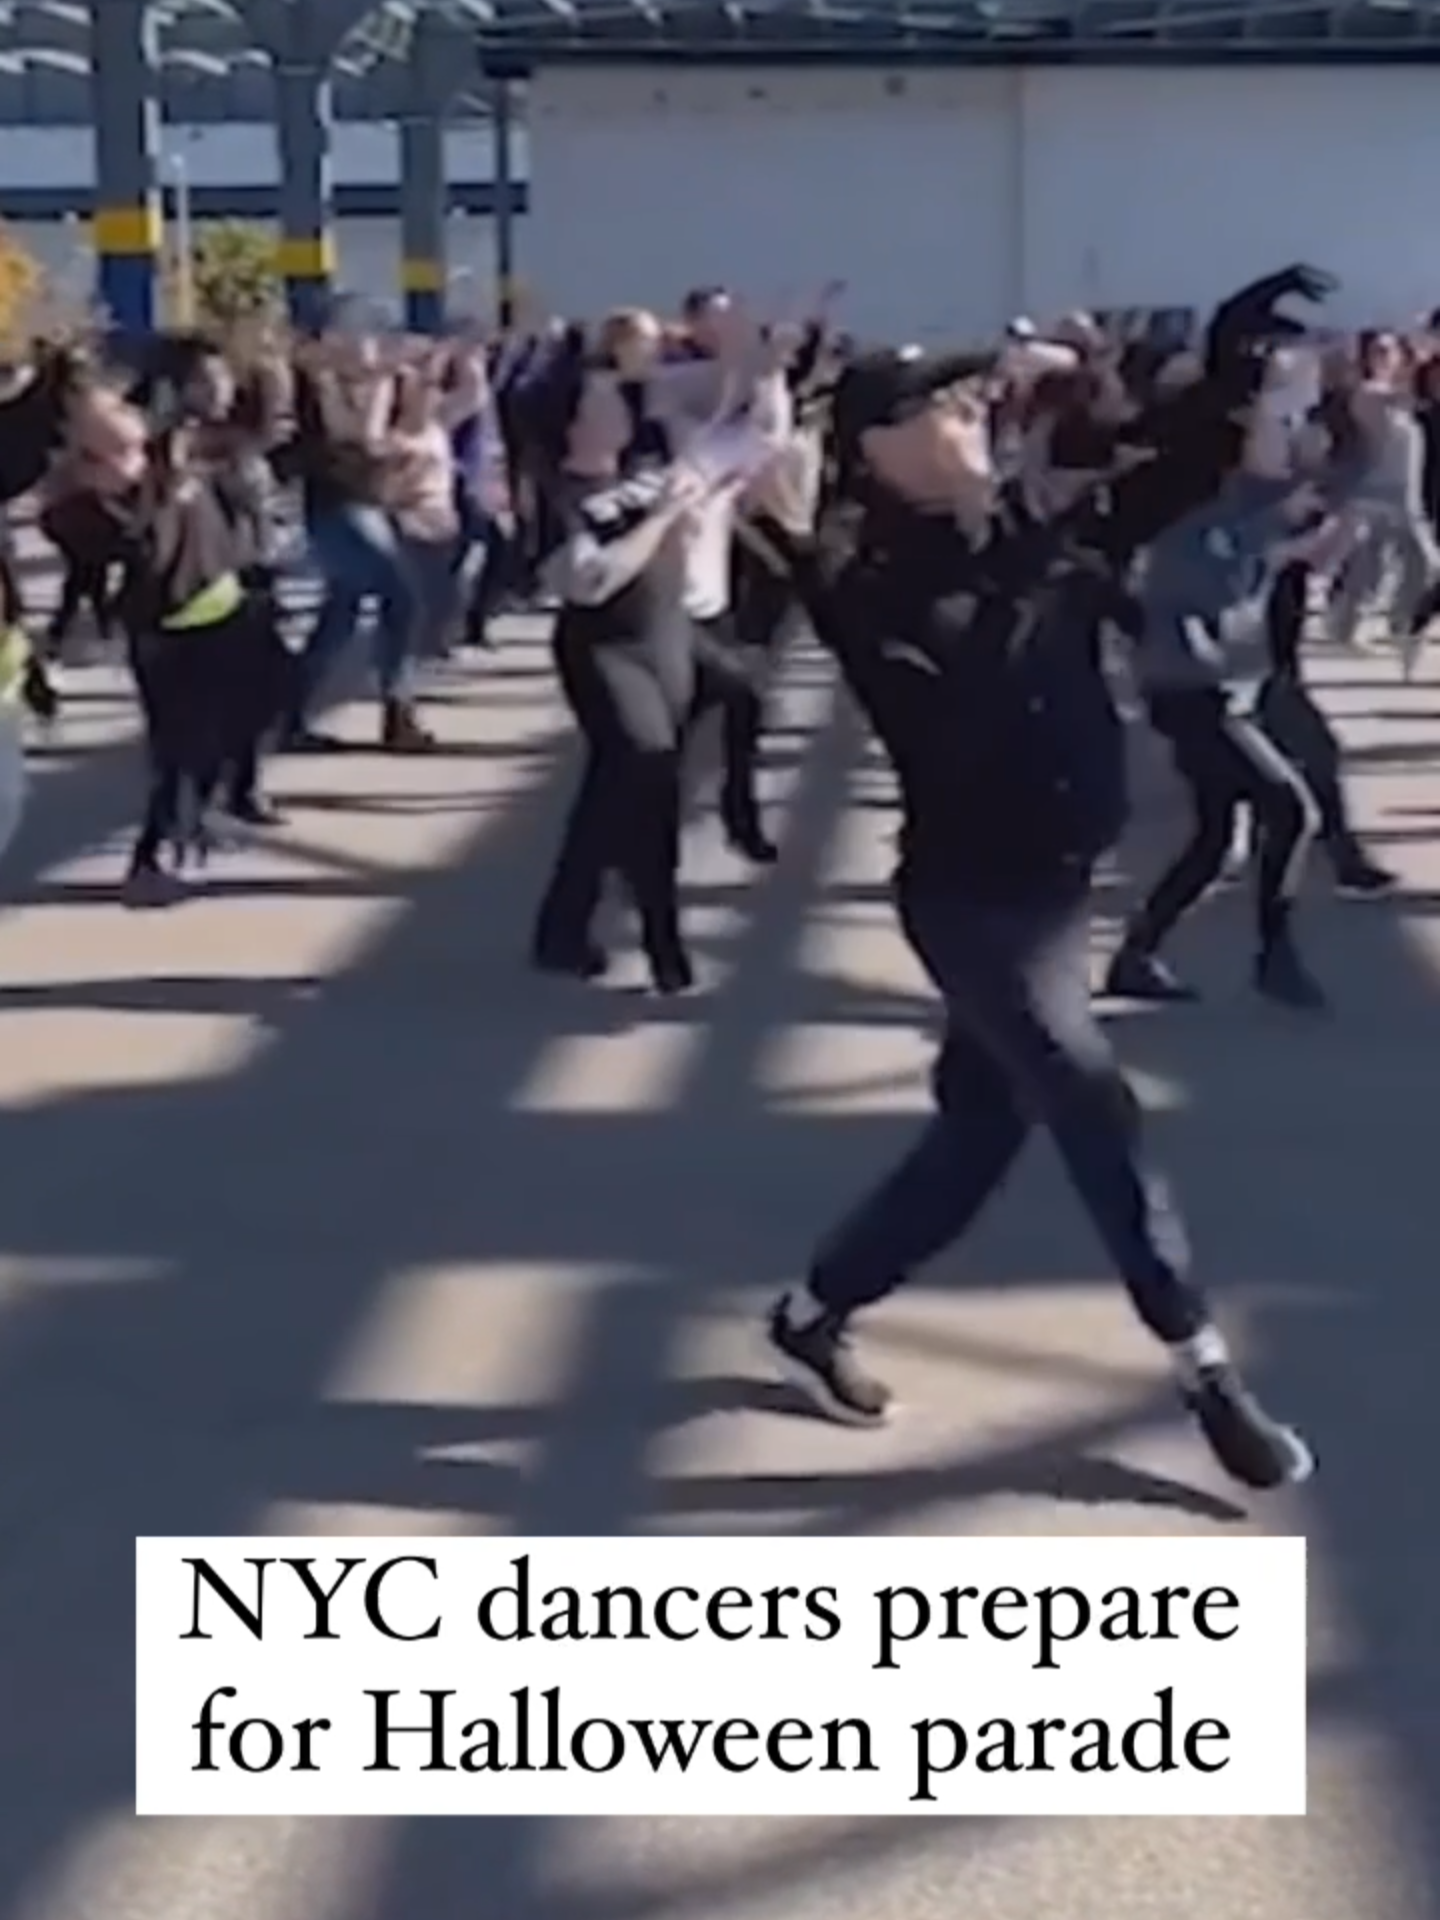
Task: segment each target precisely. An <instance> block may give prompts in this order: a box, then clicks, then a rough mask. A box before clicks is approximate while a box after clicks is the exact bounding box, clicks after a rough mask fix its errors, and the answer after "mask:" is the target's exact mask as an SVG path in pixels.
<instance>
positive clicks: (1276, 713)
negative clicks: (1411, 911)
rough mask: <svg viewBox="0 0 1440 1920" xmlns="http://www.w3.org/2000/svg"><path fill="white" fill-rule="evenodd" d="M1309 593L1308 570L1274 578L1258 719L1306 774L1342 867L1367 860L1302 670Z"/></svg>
mask: <svg viewBox="0 0 1440 1920" xmlns="http://www.w3.org/2000/svg"><path fill="white" fill-rule="evenodd" d="M1308 595H1309V568H1308V567H1306V566H1304V565H1303V564H1300V563H1297V564H1294V565H1291V566H1288V567H1285V568H1284V569H1282V571H1281V572H1280V573H1279V574H1277V575H1276V578H1275V582H1274V585H1273V586H1272V587H1271V589H1270V599H1269V602H1268V605H1267V607H1266V622H1267V626H1268V630H1269V638H1270V676H1269V678H1268V679H1267V680H1266V682H1265V685H1264V686H1263V687H1262V689H1261V691H1260V698H1259V700H1258V701H1257V703H1256V707H1255V718H1256V719H1257V720H1258V721H1259V723H1260V725H1261V726H1262V727H1263V728H1264V729H1265V732H1266V733H1267V734H1268V735H1269V736H1270V738H1271V739H1272V740H1273V741H1274V742H1275V744H1276V746H1277V747H1279V749H1280V751H1281V752H1282V753H1283V754H1285V755H1286V756H1287V757H1288V758H1289V759H1291V760H1293V761H1294V763H1295V765H1296V766H1297V767H1299V768H1300V770H1301V772H1302V773H1303V774H1304V776H1305V783H1306V785H1307V786H1308V787H1309V789H1310V791H1311V793H1312V794H1313V795H1314V798H1315V804H1316V806H1317V808H1318V809H1319V813H1320V833H1319V837H1320V842H1321V845H1322V846H1323V847H1324V848H1325V852H1326V854H1327V856H1328V857H1329V859H1330V861H1331V862H1332V864H1336V865H1344V864H1346V863H1348V862H1352V861H1354V860H1355V859H1357V858H1361V857H1363V850H1362V848H1361V846H1360V842H1359V840H1358V838H1357V836H1356V834H1355V830H1354V828H1353V826H1352V825H1351V821H1350V809H1349V806H1348V804H1347V802H1346V799H1345V788H1344V785H1343V783H1342V781H1341V777H1340V767H1341V747H1340V742H1339V740H1338V739H1337V738H1336V735H1335V730H1334V728H1333V727H1332V726H1331V725H1330V722H1329V721H1328V720H1327V719H1326V717H1325V715H1324V713H1323V712H1322V711H1321V709H1320V707H1319V706H1318V705H1317V704H1316V702H1315V700H1314V699H1313V698H1312V697H1311V694H1310V690H1309V688H1308V687H1307V686H1306V685H1305V680H1304V675H1303V673H1302V670H1301V663H1300V649H1301V643H1302V640H1303V638H1304V629H1305V608H1306V601H1307V599H1308Z"/></svg>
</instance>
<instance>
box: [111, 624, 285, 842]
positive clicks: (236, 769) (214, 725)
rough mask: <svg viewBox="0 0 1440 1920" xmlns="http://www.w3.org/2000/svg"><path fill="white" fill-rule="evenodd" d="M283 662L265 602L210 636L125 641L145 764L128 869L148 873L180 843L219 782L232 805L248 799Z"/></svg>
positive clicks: (162, 635) (210, 630)
mask: <svg viewBox="0 0 1440 1920" xmlns="http://www.w3.org/2000/svg"><path fill="white" fill-rule="evenodd" d="M282 660H283V663H284V665H288V655H285V654H284V649H283V646H282V644H281V643H280V641H279V639H278V636H277V635H276V634H275V632H274V629H273V626H272V625H271V623H270V622H269V620H268V619H267V617H266V607H265V604H264V603H263V602H260V603H250V604H247V605H246V606H245V607H244V608H243V609H242V610H241V611H240V612H239V613H237V614H235V615H233V616H232V617H231V618H230V619H228V620H224V621H221V622H220V623H218V624H217V625H216V626H213V627H204V628H199V629H197V630H194V631H191V632H168V633H167V632H158V633H147V634H142V635H140V636H139V637H138V638H136V639H134V640H132V642H131V648H130V662H131V667H132V670H133V672H134V675H135V684H136V687H137V689H138V691H139V694H140V706H141V711H142V712H143V714H144V717H145V732H146V745H147V748H148V753H149V762H150V787H149V793H148V796H147V800H146V807H145V814H144V818H143V820H142V822H141V826H140V831H139V834H138V835H137V837H136V842H135V848H134V852H133V855H132V864H133V865H134V866H135V867H137V868H138V867H153V866H154V865H155V864H156V863H157V861H158V860H159V858H160V854H161V852H162V850H163V848H164V847H165V846H166V844H167V843H171V844H173V843H177V842H180V841H182V840H183V839H184V838H185V837H186V833H187V829H190V828H193V827H194V826H196V825H198V823H199V820H200V817H201V815H202V814H203V812H204V809H205V808H206V806H207V805H208V804H209V802H210V800H211V798H212V797H213V795H214V792H215V789H216V787H217V786H218V785H220V784H221V783H222V782H223V783H224V784H225V785H226V786H227V787H228V788H229V789H230V792H231V796H232V797H233V798H242V797H246V796H248V794H249V792H250V791H251V789H252V788H253V784H254V779H255V772H256V762H257V758H258V742H259V738H260V735H261V733H262V732H263V730H264V728H265V727H266V726H267V725H268V724H269V723H270V721H271V720H272V719H273V718H274V715H275V713H276V712H277V711H278V708H279V705H280V700H281V675H282V672H283V666H282ZM187 802H188V804H189V808H190V811H191V818H190V819H188V820H187V819H186V818H185V812H186V805H187Z"/></svg>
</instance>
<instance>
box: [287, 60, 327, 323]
mask: <svg viewBox="0 0 1440 1920" xmlns="http://www.w3.org/2000/svg"><path fill="white" fill-rule="evenodd" d="M275 97H276V107H277V110H278V118H277V124H276V136H277V139H278V142H279V147H280V249H279V260H280V274H281V278H282V279H283V280H284V282H285V300H286V304H287V305H288V307H289V309H290V318H291V319H292V320H293V321H294V322H295V324H296V325H297V326H300V327H308V326H313V325H316V324H318V323H319V322H320V321H321V320H323V318H324V314H325V309H326V308H327V307H328V305H329V303H330V298H331V295H332V294H333V292H334V290H335V181H334V169H333V166H332V162H331V151H330V149H331V137H332V127H333V117H332V113H331V103H330V73H329V68H328V66H325V67H318V66H313V65H310V64H308V63H303V62H302V63H297V64H290V63H281V64H279V65H277V67H276V69H275Z"/></svg>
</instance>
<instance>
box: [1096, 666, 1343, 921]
mask: <svg viewBox="0 0 1440 1920" xmlns="http://www.w3.org/2000/svg"><path fill="white" fill-rule="evenodd" d="M1150 721H1151V725H1152V726H1153V727H1154V728H1155V731H1156V732H1157V733H1158V734H1160V735H1161V736H1162V738H1163V739H1165V740H1167V741H1168V742H1169V744H1170V751H1171V754H1172V755H1173V757H1174V761H1175V770H1176V772H1177V773H1178V774H1179V775H1180V778H1181V779H1182V780H1183V781H1184V783H1185V785H1186V787H1187V788H1188V789H1189V792H1190V805H1191V809H1192V814H1193V820H1194V824H1193V826H1192V828H1191V833H1190V838H1189V839H1188V840H1187V841H1186V843H1185V845H1184V847H1183V848H1182V849H1181V851H1180V854H1179V856H1178V857H1177V858H1176V859H1175V861H1174V862H1173V863H1172V864H1171V865H1170V867H1169V868H1167V870H1166V871H1165V872H1164V873H1163V874H1162V875H1161V877H1160V879H1159V880H1158V881H1157V882H1156V883H1155V886H1154V887H1153V888H1152V890H1151V892H1150V894H1149V896H1148V898H1147V899H1146V900H1145V903H1144V905H1143V906H1142V907H1141V909H1140V911H1139V913H1138V914H1137V915H1136V916H1135V919H1134V921H1133V922H1132V923H1131V927H1130V931H1129V935H1128V938H1127V944H1128V945H1129V946H1130V947H1132V948H1134V949H1138V950H1139V951H1141V952H1144V953H1154V952H1156V951H1158V949H1159V948H1160V946H1161V944H1162V943H1163V942H1164V940H1165V939H1166V937H1167V936H1168V935H1169V934H1170V932H1171V931H1172V930H1173V929H1174V927H1175V926H1176V925H1177V924H1178V923H1179V921H1180V920H1181V919H1182V918H1183V917H1184V915H1185V914H1186V913H1188V912H1189V910H1190V908H1191V907H1192V906H1194V904H1195V902H1196V901H1197V900H1199V899H1200V897H1201V896H1202V895H1203V894H1204V893H1205V892H1206V891H1207V889H1208V888H1209V887H1211V886H1212V885H1213V884H1214V882H1215V881H1216V880H1217V879H1218V878H1219V876H1220V872H1221V869H1222V868H1223V866H1224V864H1225V857H1226V855H1227V854H1228V853H1229V851H1230V845H1231V841H1232V839H1233V837H1234V832H1235V820H1236V815H1237V813H1238V811H1239V809H1240V807H1241V806H1242V805H1248V806H1249V807H1250V809H1251V811H1252V813H1253V814H1254V817H1255V825H1256V829H1257V831H1258V834H1259V844H1260V858H1259V863H1258V872H1257V884H1256V919H1257V931H1258V936H1259V944H1260V949H1261V951H1262V953H1263V952H1268V951H1269V950H1270V949H1271V948H1272V947H1274V946H1275V944H1276V943H1277V941H1280V940H1281V939H1283V938H1284V937H1285V936H1286V935H1287V934H1288V931H1289V925H1290V916H1291V909H1292V905H1293V902H1294V898H1295V894H1296V891H1297V889H1298V887H1299V884H1300V879H1301V875H1302V873H1303V871H1304V864H1305V855H1306V853H1307V852H1308V850H1309V847H1310V842H1311V840H1312V839H1313V838H1314V835H1315V829H1316V826H1317V824H1318V822H1317V810H1316V805H1315V801H1314V799H1313V798H1312V796H1311V793H1310V789H1309V787H1308V785H1307V784H1306V782H1305V780H1304V778H1303V777H1302V775H1301V774H1300V773H1299V772H1298V771H1297V770H1296V768H1295V766H1294V765H1293V764H1292V763H1291V762H1290V761H1289V760H1288V759H1287V758H1286V757H1285V755H1284V754H1283V753H1282V752H1281V751H1280V748H1279V747H1278V746H1277V745H1276V744H1275V742H1274V740H1273V739H1272V738H1271V737H1270V735H1269V733H1268V732H1267V731H1266V729H1265V728H1264V727H1263V726H1262V725H1260V724H1259V722H1258V721H1257V720H1254V719H1249V718H1246V717H1244V716H1242V715H1240V714H1238V713H1236V712H1234V711H1233V710H1232V708H1231V705H1230V702H1229V699H1228V698H1227V696H1226V695H1225V694H1224V693H1223V692H1221V691H1220V689H1218V688H1215V687H1207V688H1197V689H1195V690H1193V691H1186V692H1183V693H1164V694H1155V695H1152V696H1151V699H1150Z"/></svg>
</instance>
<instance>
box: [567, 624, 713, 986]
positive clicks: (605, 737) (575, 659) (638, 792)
mask: <svg viewBox="0 0 1440 1920" xmlns="http://www.w3.org/2000/svg"><path fill="white" fill-rule="evenodd" d="M555 664H556V669H557V671H558V673H559V676H560V685H561V688H562V690H563V692H564V694H565V698H566V700H567V701H568V703H569V706H570V710H571V712H572V713H573V714H574V715H575V719H576V721H577V722H578V724H579V727H580V731H581V733H582V734H583V735H584V739H585V765H584V769H583V771H582V773H581V777H580V785H579V789H578V790H577V792H576V794H575V798H574V800H573V801H572V802H571V806H570V814H569V818H568V819H567V821H566V824H565V832H564V836H563V838H562V840H561V844H560V851H559V855H558V857H557V859H556V862H555V868H554V871H553V873H552V875H551V878H550V884H549V886H548V888H547V889H546V893H545V897H544V899H543V900H542V902H541V905H540V911H539V915H538V918H537V920H536V926H535V935H534V945H535V950H536V952H537V953H539V954H542V955H547V956H549V957H551V958H554V959H557V960H562V961H570V960H576V959H579V958H582V957H583V956H584V954H585V951H586V950H587V948H589V946H590V944H591V927H592V923H593V921H594V918H595V914H596V911H597V909H598V907H599V905H600V900H601V896H602V894H603V892H604V887H605V881H606V878H607V877H608V875H609V874H611V873H612V872H613V873H618V874H619V875H620V876H621V878H622V879H623V880H624V882H625V884H626V886H627V887H628V889H629V891H630V894H631V896H632V898H633V900H634V903H635V907H636V911H637V912H638V914H639V916H640V931H641V939H642V942H643V944H644V947H645V951H646V954H647V956H648V957H649V959H650V961H651V964H652V966H657V967H659V968H661V969H668V968H669V967H670V966H671V964H672V963H673V962H674V961H675V960H676V959H677V957H678V956H680V955H681V954H682V953H683V942H682V940H681V936H680V905H679V869H680V803H681V795H680V768H681V757H682V750H683V742H684V733H685V722H686V717H687V714H688V712H689V709H690V704H691V701H692V698H693V687H694V662H693V659H692V658H691V656H690V654H689V651H688V646H686V644H685V641H684V640H683V639H681V640H678V641H676V642H674V643H673V645H672V643H670V642H663V643H655V644H652V643H650V642H648V641H634V642H621V643H617V644H610V645H605V644H601V645H598V646H597V645H595V644H594V642H593V641H592V640H591V639H590V637H589V635H588V633H587V632H586V631H585V629H584V625H583V623H582V622H576V621H574V620H572V618H571V616H570V614H569V611H568V610H562V611H561V614H560V616H559V618H558V620H557V622H556V628H555Z"/></svg>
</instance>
